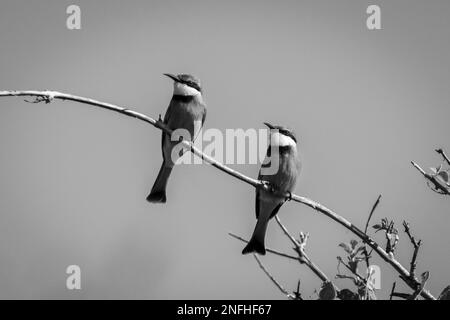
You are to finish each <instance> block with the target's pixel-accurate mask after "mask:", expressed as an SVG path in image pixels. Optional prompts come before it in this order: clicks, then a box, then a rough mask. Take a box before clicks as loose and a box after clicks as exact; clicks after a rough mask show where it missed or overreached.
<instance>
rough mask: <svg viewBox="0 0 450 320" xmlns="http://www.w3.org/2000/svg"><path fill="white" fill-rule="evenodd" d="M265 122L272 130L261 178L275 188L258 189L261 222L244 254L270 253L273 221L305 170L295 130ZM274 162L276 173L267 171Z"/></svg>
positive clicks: (243, 251)
mask: <svg viewBox="0 0 450 320" xmlns="http://www.w3.org/2000/svg"><path fill="white" fill-rule="evenodd" d="M264 124H265V125H266V126H267V127H269V129H270V143H269V147H268V149H267V155H266V160H265V161H264V163H263V165H262V166H261V169H260V171H259V176H258V179H259V180H261V181H266V182H268V183H269V186H270V187H271V189H272V190H265V189H262V188H257V189H256V201H255V209H256V219H258V221H257V223H256V227H255V230H254V231H253V235H252V237H251V239H250V241H249V242H248V244H247V246H246V247H245V248H244V250H242V254H247V253H252V252H256V253H259V254H262V255H264V254H266V248H265V245H264V239H265V236H266V230H267V225H268V224H269V220H270V219H272V218H273V217H274V216H275V215H276V214H277V213H278V210H280V208H281V206H282V205H283V204H284V203H285V202H286V200H287V198H286V196H285V195H286V194H291V193H292V192H293V190H294V188H295V184H296V182H297V177H298V175H299V173H300V169H301V163H300V159H299V156H298V153H297V138H296V137H295V134H294V132H292V131H291V130H289V129H287V128H285V127H282V126H273V125H271V124H269V123H264ZM269 161H270V163H269ZM274 164H275V165H277V166H278V168H275V169H276V170H275V171H274V172H269V171H268V170H265V169H267V168H268V167H269V166H273V165H274Z"/></svg>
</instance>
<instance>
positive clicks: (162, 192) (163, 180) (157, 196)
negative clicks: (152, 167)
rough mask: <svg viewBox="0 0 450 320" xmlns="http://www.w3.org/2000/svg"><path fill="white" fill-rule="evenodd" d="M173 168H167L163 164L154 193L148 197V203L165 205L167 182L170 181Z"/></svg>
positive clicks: (154, 186)
mask: <svg viewBox="0 0 450 320" xmlns="http://www.w3.org/2000/svg"><path fill="white" fill-rule="evenodd" d="M172 169H173V168H172V167H166V166H165V164H164V163H163V164H162V166H161V169H160V170H159V173H158V177H157V178H156V181H155V184H154V185H153V188H152V191H151V192H150V194H149V195H148V197H147V201H148V202H152V203H165V202H166V200H167V198H166V187H167V181H168V180H169V176H170V173H171V172H172Z"/></svg>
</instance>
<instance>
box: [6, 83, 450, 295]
mask: <svg viewBox="0 0 450 320" xmlns="http://www.w3.org/2000/svg"><path fill="white" fill-rule="evenodd" d="M1 96H3V97H6V96H28V97H41V99H43V100H41V101H45V102H47V101H52V100H54V99H59V100H70V101H75V102H80V103H84V104H88V105H92V106H95V107H99V108H103V109H108V110H111V111H115V112H118V113H121V114H124V115H126V116H129V117H132V118H136V119H139V120H142V121H144V122H147V123H149V124H151V125H153V126H154V127H156V128H158V129H160V130H163V131H164V132H166V133H167V134H172V131H171V130H170V129H169V128H167V127H166V126H165V125H164V124H163V123H162V122H161V121H156V120H154V119H152V118H150V117H148V116H146V115H143V114H141V113H139V112H136V111H133V110H129V109H126V108H122V107H118V106H116V105H113V104H109V103H104V102H100V101H96V100H92V99H88V98H83V97H78V96H74V95H70V94H65V93H60V92H56V91H0V97H1ZM182 143H183V144H184V145H185V146H187V147H188V148H189V149H190V151H191V152H192V153H194V154H195V155H197V156H199V157H200V158H202V159H203V160H205V162H207V163H209V164H211V165H212V166H214V167H215V168H217V169H219V170H221V171H222V172H225V173H227V174H229V175H231V176H233V177H235V178H237V179H239V180H241V181H243V182H246V183H248V184H250V185H252V186H254V187H255V188H263V189H265V190H267V191H270V187H269V186H268V185H267V184H266V183H264V182H262V181H259V180H255V179H252V178H250V177H247V176H245V175H244V174H242V173H240V172H237V171H235V170H233V169H231V168H229V167H227V166H225V165H223V164H222V163H220V162H218V161H217V160H215V159H213V158H211V157H209V156H207V155H206V154H203V153H202V152H201V151H199V150H198V149H196V148H195V147H194V146H193V144H192V143H190V142H188V141H182ZM422 171H423V170H422ZM448 192H449V194H450V191H448ZM284 196H285V197H286V198H287V199H290V200H292V201H295V202H298V203H302V204H304V205H306V206H308V207H310V208H312V209H313V210H315V211H316V212H318V213H321V214H324V215H325V216H327V217H328V218H330V219H332V220H334V221H336V222H337V223H339V224H340V225H342V226H344V227H345V228H347V229H348V230H349V231H351V232H353V233H354V234H355V235H356V236H357V237H359V238H360V239H361V240H363V241H364V242H365V243H367V244H368V245H369V246H370V247H371V248H372V249H373V251H375V252H376V253H377V254H378V255H379V256H380V257H381V258H382V259H383V260H384V261H385V262H386V263H388V264H390V265H391V266H392V267H393V268H394V269H395V270H396V271H397V272H398V273H399V274H400V276H401V278H402V279H403V280H404V281H405V282H406V284H407V285H408V286H410V287H411V288H413V289H415V288H416V287H417V285H418V284H419V281H418V280H417V279H410V274H409V272H408V270H406V269H405V268H404V267H403V266H402V265H401V264H400V263H399V262H398V261H397V260H395V259H394V258H393V257H390V256H389V255H388V254H387V253H386V252H385V251H384V250H383V249H382V248H381V247H380V246H379V245H378V244H377V243H376V242H375V241H374V240H373V239H371V238H370V237H368V236H367V235H366V234H365V233H364V232H362V231H361V230H360V229H359V228H357V227H356V226H354V225H353V224H352V223H350V222H349V221H348V220H346V219H345V218H343V217H341V216H340V215H338V214H337V213H335V212H334V211H332V210H330V209H328V208H327V207H325V206H323V205H321V204H320V203H318V202H316V201H313V200H311V199H308V198H306V197H302V196H298V195H290V194H285V195H284ZM421 295H422V297H424V298H426V299H431V300H435V299H436V298H435V297H434V296H433V295H431V293H429V292H428V291H427V290H423V291H422V292H421Z"/></svg>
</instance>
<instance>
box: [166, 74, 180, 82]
mask: <svg viewBox="0 0 450 320" xmlns="http://www.w3.org/2000/svg"><path fill="white" fill-rule="evenodd" d="M164 75H165V76H166V77H169V78H170V79H172V80H173V81H175V82H180V79H178V77H177V76H174V75H173V74H170V73H164Z"/></svg>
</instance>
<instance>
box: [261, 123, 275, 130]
mask: <svg viewBox="0 0 450 320" xmlns="http://www.w3.org/2000/svg"><path fill="white" fill-rule="evenodd" d="M264 124H265V125H266V126H267V127H268V128H269V129H274V128H275V127H274V126H273V125H271V124H270V123H268V122H264Z"/></svg>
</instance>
